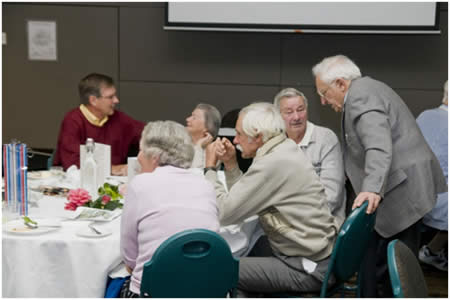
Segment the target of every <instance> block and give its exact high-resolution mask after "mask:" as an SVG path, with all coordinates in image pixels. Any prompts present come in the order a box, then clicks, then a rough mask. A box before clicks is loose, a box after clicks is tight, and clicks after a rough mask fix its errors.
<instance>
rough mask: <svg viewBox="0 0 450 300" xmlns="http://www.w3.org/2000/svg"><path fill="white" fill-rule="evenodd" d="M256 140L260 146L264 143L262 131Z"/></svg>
mask: <svg viewBox="0 0 450 300" xmlns="http://www.w3.org/2000/svg"><path fill="white" fill-rule="evenodd" d="M254 141H255V143H256V144H257V145H258V146H259V147H261V146H262V145H263V144H264V143H263V137H262V133H258V135H257V136H256V137H255V138H254Z"/></svg>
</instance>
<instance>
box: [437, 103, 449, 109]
mask: <svg viewBox="0 0 450 300" xmlns="http://www.w3.org/2000/svg"><path fill="white" fill-rule="evenodd" d="M439 108H440V109H443V110H445V111H448V106H447V105H445V104H441V106H439Z"/></svg>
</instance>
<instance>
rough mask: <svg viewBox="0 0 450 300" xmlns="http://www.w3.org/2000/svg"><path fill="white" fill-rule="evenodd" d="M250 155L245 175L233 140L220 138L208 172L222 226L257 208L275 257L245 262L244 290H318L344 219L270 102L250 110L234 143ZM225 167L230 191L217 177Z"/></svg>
mask: <svg viewBox="0 0 450 300" xmlns="http://www.w3.org/2000/svg"><path fill="white" fill-rule="evenodd" d="M233 143H234V144H236V145H237V147H240V148H241V151H242V156H243V157H244V158H254V159H253V163H252V165H251V166H250V168H249V169H248V171H247V172H246V173H245V174H242V172H241V171H240V170H239V168H238V165H237V161H236V151H235V148H234V146H233V145H232V144H231V143H230V142H229V141H228V140H227V139H222V140H220V139H217V140H216V141H215V142H214V143H212V144H211V145H209V146H208V148H207V150H206V168H205V176H206V178H207V179H208V180H209V181H210V182H212V183H213V184H214V187H215V190H216V196H217V205H218V207H219V217H220V222H221V225H228V224H235V223H238V222H241V221H243V220H245V219H246V218H248V217H250V216H252V215H255V214H257V215H258V216H259V221H260V223H261V226H262V228H263V230H264V232H265V234H266V235H267V237H268V240H269V243H270V246H271V249H272V255H271V256H269V257H244V258H241V260H240V267H239V285H238V288H239V290H240V291H241V292H243V293H244V294H246V295H252V293H255V292H258V293H274V292H304V291H318V290H319V289H320V286H321V284H322V281H323V279H324V277H325V273H326V270H327V267H328V262H329V258H330V254H331V252H332V249H333V245H334V241H335V238H336V235H337V231H338V225H337V222H336V221H335V219H334V218H333V216H332V215H331V213H330V209H329V208H328V205H327V202H326V195H325V191H324V187H323V186H322V184H321V183H320V181H319V178H318V176H317V175H316V173H315V172H314V169H313V167H312V165H311V163H310V162H309V160H308V158H307V157H306V156H305V154H303V152H302V151H301V150H300V149H299V148H298V147H297V145H296V144H295V142H293V141H292V140H290V139H287V138H286V134H285V125H284V121H283V119H282V118H281V116H280V114H279V112H278V111H277V109H276V108H275V107H274V106H273V105H272V104H269V103H254V104H251V105H249V106H247V107H245V108H243V109H242V110H241V112H240V114H239V118H238V120H237V122H236V137H235V139H234V141H233ZM219 159H220V160H221V161H222V162H223V163H224V165H225V175H226V183H227V185H228V190H229V192H226V190H225V188H224V186H223V185H222V183H221V182H220V181H219V180H218V179H217V173H216V170H215V166H216V163H217V160H219Z"/></svg>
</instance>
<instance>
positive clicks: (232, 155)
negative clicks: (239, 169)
mask: <svg viewBox="0 0 450 300" xmlns="http://www.w3.org/2000/svg"><path fill="white" fill-rule="evenodd" d="M216 143H217V144H216V155H217V157H218V159H220V160H221V161H222V162H223V164H224V165H225V169H227V170H232V169H234V168H235V167H236V166H237V165H238V163H237V159H236V149H235V148H234V145H233V144H232V143H231V142H230V140H229V139H227V138H222V140H221V141H219V139H218V140H216Z"/></svg>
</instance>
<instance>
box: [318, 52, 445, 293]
mask: <svg viewBox="0 0 450 300" xmlns="http://www.w3.org/2000/svg"><path fill="white" fill-rule="evenodd" d="M312 71H313V74H314V76H315V82H316V88H317V93H318V94H319V96H320V100H321V103H322V104H323V105H325V104H328V105H330V106H331V107H332V108H333V109H334V110H335V111H336V112H341V111H342V112H343V114H342V134H343V141H342V145H343V152H344V167H345V173H346V175H347V177H348V179H349V181H350V183H351V185H352V187H353V190H354V191H355V193H356V195H357V196H356V199H355V200H354V203H353V208H355V207H359V206H361V204H362V203H363V202H365V201H368V203H369V205H368V209H367V212H368V213H373V212H374V211H375V210H376V212H377V217H376V223H375V234H374V237H373V239H372V240H371V244H370V245H369V250H368V253H367V255H366V259H365V262H364V272H363V281H362V295H363V296H365V297H377V296H378V297H379V296H381V297H389V296H391V297H392V290H391V288H390V286H389V278H388V272H387V266H386V263H387V258H386V252H387V251H386V248H387V244H388V243H389V241H391V240H393V239H400V240H401V241H403V242H404V243H405V244H406V245H407V246H408V247H409V248H411V249H412V250H413V251H414V252H415V253H416V255H417V253H418V248H419V241H420V231H419V224H420V221H421V219H422V217H423V216H424V215H425V214H426V213H427V212H429V211H430V210H431V209H432V208H433V207H434V204H435V203H436V195H437V194H438V193H440V192H444V191H445V190H446V188H447V184H446V181H445V177H444V175H443V174H442V170H441V168H440V165H439V162H438V160H437V159H436V156H435V155H434V154H433V152H432V151H431V149H430V147H429V146H428V145H427V143H426V141H425V139H424V137H423V135H422V134H421V132H420V130H419V128H418V126H417V124H416V120H415V119H414V116H413V115H412V113H411V112H410V111H409V109H408V107H407V106H406V104H405V102H403V100H402V99H401V98H400V96H399V95H397V93H396V92H395V91H394V90H392V89H391V88H390V87H389V86H387V85H386V84H384V83H383V82H380V81H377V80H375V79H372V78H370V77H362V76H361V71H360V70H359V68H358V66H357V65H356V64H355V63H354V62H353V61H351V60H350V59H349V58H348V57H346V56H344V55H336V56H332V57H327V58H325V59H323V60H322V61H321V62H320V63H318V64H317V65H315V66H314V67H313V69H312ZM348 200H353V199H348ZM375 275H376V276H375ZM377 283H380V284H382V286H383V288H382V289H380V290H378V289H377Z"/></svg>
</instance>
